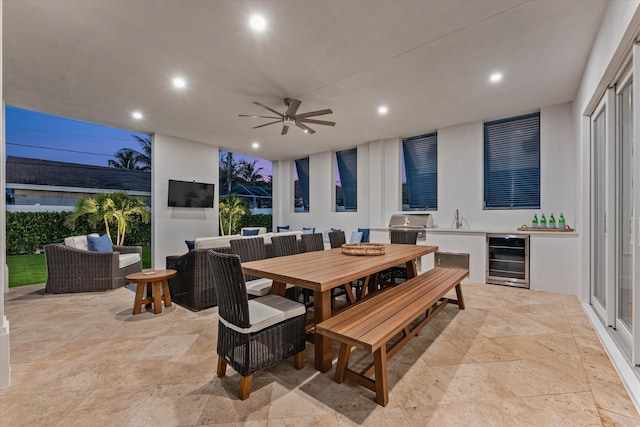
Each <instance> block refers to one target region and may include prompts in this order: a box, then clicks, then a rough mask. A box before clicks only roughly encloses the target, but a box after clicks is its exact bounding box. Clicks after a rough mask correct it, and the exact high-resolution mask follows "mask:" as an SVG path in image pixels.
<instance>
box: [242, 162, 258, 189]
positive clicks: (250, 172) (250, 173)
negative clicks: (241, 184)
mask: <svg viewBox="0 0 640 427" xmlns="http://www.w3.org/2000/svg"><path fill="white" fill-rule="evenodd" d="M256 163H258V160H253V161H250V162H249V161H247V160H240V163H239V167H238V176H239V177H240V178H242V179H243V180H244V181H245V182H246V183H247V184H253V185H256V184H258V183H259V182H262V181H264V176H262V174H260V171H261V170H262V169H263V168H262V167H258V168H257V167H256Z"/></svg>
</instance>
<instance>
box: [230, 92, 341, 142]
mask: <svg viewBox="0 0 640 427" xmlns="http://www.w3.org/2000/svg"><path fill="white" fill-rule="evenodd" d="M253 103H254V104H256V105H259V106H260V107H262V108H264V109H265V110H268V111H270V112H271V113H273V114H274V116H261V115H248V114H240V115H239V116H240V117H252V118H257V119H275V120H274V121H272V122H269V123H265V124H262V125H258V126H254V127H253V129H258V128H261V127H265V126H269V125H274V124H276V123H281V124H282V131H281V132H280V135H286V134H287V132H289V127H291V126H297V127H299V128H300V129H302V130H303V131H304V132H305V133H310V134H314V133H316V131H315V130H313V129H311V128H310V127H309V126H307V123H309V124H314V125H324V126H335V125H336V122H330V121H327V120H317V119H311V118H310V117H315V116H322V115H325V114H333V111H331V110H330V109H325V110H318V111H311V112H308V113H300V114H296V113H297V112H298V108H300V104H302V101H300V100H298V99H293V98H285V99H284V105H285V106H286V107H287V110H286V111H285V112H284V113H280V112H278V111H276V110H274V109H273V108H271V107H267V106H266V105H264V104H261V103H259V102H257V101H254V102H253Z"/></svg>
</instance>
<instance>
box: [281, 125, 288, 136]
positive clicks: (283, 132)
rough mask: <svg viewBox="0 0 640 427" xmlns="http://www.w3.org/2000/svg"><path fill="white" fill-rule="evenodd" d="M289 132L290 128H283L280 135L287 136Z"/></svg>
mask: <svg viewBox="0 0 640 427" xmlns="http://www.w3.org/2000/svg"><path fill="white" fill-rule="evenodd" d="M287 132H289V126H287V125H285V126H282V132H280V135H286V134H287Z"/></svg>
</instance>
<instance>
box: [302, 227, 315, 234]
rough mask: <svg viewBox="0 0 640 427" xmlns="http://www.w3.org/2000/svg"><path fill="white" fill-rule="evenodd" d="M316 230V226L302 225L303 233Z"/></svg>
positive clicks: (310, 232)
mask: <svg viewBox="0 0 640 427" xmlns="http://www.w3.org/2000/svg"><path fill="white" fill-rule="evenodd" d="M315 232H316V228H315V227H302V233H303V234H313V233H315Z"/></svg>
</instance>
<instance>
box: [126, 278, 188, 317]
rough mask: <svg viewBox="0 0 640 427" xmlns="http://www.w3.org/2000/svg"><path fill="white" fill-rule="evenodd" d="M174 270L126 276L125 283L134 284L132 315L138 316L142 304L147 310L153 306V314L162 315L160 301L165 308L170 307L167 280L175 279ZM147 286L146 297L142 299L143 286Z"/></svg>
mask: <svg viewBox="0 0 640 427" xmlns="http://www.w3.org/2000/svg"><path fill="white" fill-rule="evenodd" d="M176 274H177V272H176V270H147V271H140V272H138V273H132V274H127V276H126V277H125V279H126V280H127V282H130V283H135V284H136V299H135V301H134V303H133V314H140V312H141V311H142V304H146V307H147V308H149V307H151V305H152V304H153V312H154V313H155V314H158V313H162V300H164V306H165V307H171V293H170V292H169V282H167V280H169V279H171V278H172V277H175V276H176ZM145 284H146V285H147V286H146V288H147V297H146V298H142V293H143V292H144V288H145V286H144V285H145Z"/></svg>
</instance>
